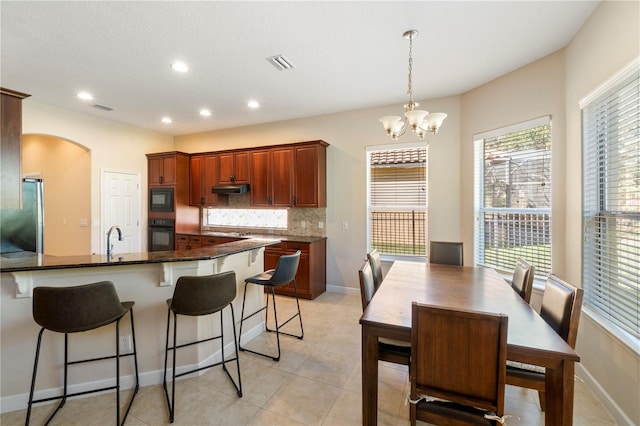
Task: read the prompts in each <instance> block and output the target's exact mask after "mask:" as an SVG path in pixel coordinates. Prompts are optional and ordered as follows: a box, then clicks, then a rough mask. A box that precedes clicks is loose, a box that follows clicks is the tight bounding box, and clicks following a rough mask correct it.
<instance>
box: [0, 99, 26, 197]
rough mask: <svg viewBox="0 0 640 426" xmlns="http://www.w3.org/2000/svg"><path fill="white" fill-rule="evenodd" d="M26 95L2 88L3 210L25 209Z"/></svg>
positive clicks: (0, 180) (0, 170)
mask: <svg viewBox="0 0 640 426" xmlns="http://www.w3.org/2000/svg"><path fill="white" fill-rule="evenodd" d="M29 96H30V95H27V94H25V93H20V92H16V91H14V90H10V89H5V88H2V87H0V161H1V163H0V175H1V176H0V188H2V191H0V206H1V207H2V208H3V209H19V208H22V100H23V99H24V98H27V97H29Z"/></svg>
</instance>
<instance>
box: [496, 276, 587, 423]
mask: <svg viewBox="0 0 640 426" xmlns="http://www.w3.org/2000/svg"><path fill="white" fill-rule="evenodd" d="M582 297H583V290H582V289H581V288H576V287H574V286H572V285H571V284H569V283H567V282H565V281H563V280H561V279H560V278H558V277H557V276H555V275H553V274H551V275H549V277H548V278H547V284H546V286H545V288H544V294H543V296H542V307H541V308H540V316H541V317H542V318H543V319H544V320H545V321H546V322H547V323H548V324H549V325H550V326H551V327H552V328H553V329H554V330H555V331H556V332H557V333H558V334H559V335H560V337H562V338H563V339H564V340H565V341H566V342H567V343H568V344H569V346H571V347H572V348H575V347H576V338H577V337H578V324H579V323H580V312H581V310H582ZM545 383H546V375H545V370H544V368H541V367H538V366H531V365H527V364H522V365H521V364H519V363H509V365H507V384H509V385H512V386H519V387H522V388H528V389H535V390H537V391H538V400H539V401H540V408H541V409H542V410H543V411H544V409H545V405H546V404H545Z"/></svg>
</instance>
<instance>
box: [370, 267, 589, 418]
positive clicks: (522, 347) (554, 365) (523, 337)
mask: <svg viewBox="0 0 640 426" xmlns="http://www.w3.org/2000/svg"><path fill="white" fill-rule="evenodd" d="M413 301H416V302H419V303H425V304H430V305H436V306H442V307H447V308H452V309H466V310H472V311H481V312H492V313H503V314H506V315H508V317H509V328H508V336H507V359H508V360H511V361H518V362H524V363H527V364H534V365H539V366H542V367H544V368H545V369H546V382H545V402H546V408H545V425H546V426H551V425H571V424H572V421H573V391H574V384H573V380H574V377H573V376H574V363H575V362H578V361H580V357H579V355H578V354H577V353H576V352H575V350H574V349H573V348H571V346H569V345H568V344H567V343H566V342H565V341H564V340H563V339H562V338H561V337H560V336H559V335H558V334H557V333H556V332H555V331H554V330H553V329H552V328H551V327H550V326H549V325H548V324H547V323H546V322H545V321H544V320H543V319H542V317H540V315H539V314H538V313H537V312H536V311H535V310H534V309H533V308H531V307H530V306H529V304H527V303H526V302H525V301H524V300H522V298H520V296H518V294H516V292H515V291H513V289H512V288H511V286H509V284H507V283H506V282H505V280H504V279H502V277H501V276H500V275H499V274H498V273H497V272H496V271H494V270H493V269H490V268H483V267H470V266H451V265H436V264H429V263H422V262H406V261H396V262H395V263H394V264H393V266H392V267H391V269H390V270H389V272H388V273H387V275H386V276H385V278H384V281H383V282H382V284H381V286H380V287H379V288H378V291H377V292H376V294H375V295H374V296H373V298H372V299H371V302H370V303H369V305H368V306H367V309H366V310H365V311H364V313H363V314H362V317H361V318H360V324H361V326H362V327H361V328H362V330H361V331H362V423H363V424H364V425H375V424H377V415H378V338H380V337H386V338H391V339H396V340H402V341H406V342H409V341H411V302H413ZM506 414H511V415H516V416H517V415H518V413H506Z"/></svg>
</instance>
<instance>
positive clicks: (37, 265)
mask: <svg viewBox="0 0 640 426" xmlns="http://www.w3.org/2000/svg"><path fill="white" fill-rule="evenodd" d="M280 241H281V240H280V238H278V237H276V236H270V237H258V236H251V237H248V236H245V237H243V239H242V240H239V241H234V242H230V243H225V244H218V245H215V246H212V247H205V248H201V249H192V250H180V251H156V252H142V253H116V254H114V255H113V256H112V258H111V259H109V258H107V255H104V254H102V255H81V256H50V255H35V254H34V255H32V256H25V257H0V272H22V271H42V270H47V269H71V268H87V267H97V266H116V265H139V264H147V263H167V262H187V261H191V260H207V259H215V258H218V257H224V256H228V255H231V254H235V253H240V252H243V251H248V250H253V249H256V248H260V247H266V246H269V245H273V244H278V243H279V242H280Z"/></svg>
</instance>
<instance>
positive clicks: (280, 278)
mask: <svg viewBox="0 0 640 426" xmlns="http://www.w3.org/2000/svg"><path fill="white" fill-rule="evenodd" d="M299 263H300V250H298V251H297V252H296V253H294V254H288V255H284V256H280V258H279V259H278V263H277V265H276V267H275V269H270V270H268V271H265V272H262V273H261V274H258V275H255V276H253V277H250V278H247V279H246V280H245V286H244V296H243V299H242V315H241V318H240V338H242V324H243V323H244V321H245V320H247V319H249V318H251V317H253V316H254V315H257V314H259V313H260V312H262V311H265V310H266V312H265V328H266V330H267V331H269V332H275V333H276V341H277V343H278V353H277V354H276V355H275V356H274V355H270V354H267V353H264V352H260V351H254V350H251V349H247V348H243V347H242V345H240V350H241V351H247V352H251V353H253V354H256V355H261V356H264V357H266V358H271V359H273V360H274V361H280V334H286V335H287V336H292V337H297V338H298V339H302V338H303V337H304V328H303V327H302V315H301V314H300V302H299V300H298V287H297V286H296V273H297V272H298V265H299ZM290 282H293V290H294V294H295V298H296V306H297V309H298V312H297V313H295V314H294V315H292V316H291V317H290V318H289V319H287V320H286V321H285V322H283V323H282V324H278V312H277V310H276V294H275V290H274V287H278V286H283V285H287V284H289V283H290ZM249 284H256V285H261V286H265V287H268V288H269V289H271V299H272V300H273V317H274V320H275V324H276V328H275V329H270V328H269V326H268V325H267V319H268V317H269V295H268V294H267V303H266V304H265V306H263V307H262V308H260V309H258V310H257V311H255V312H253V313H252V314H249V315H247V316H246V317H245V316H244V303H245V301H246V299H247V287H248V286H249ZM295 317H298V319H299V321H300V334H291V333H286V332H284V331H280V329H281V328H282V327H284V326H285V325H287V324H288V323H289V321H291V320H292V319H294V318H295Z"/></svg>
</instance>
